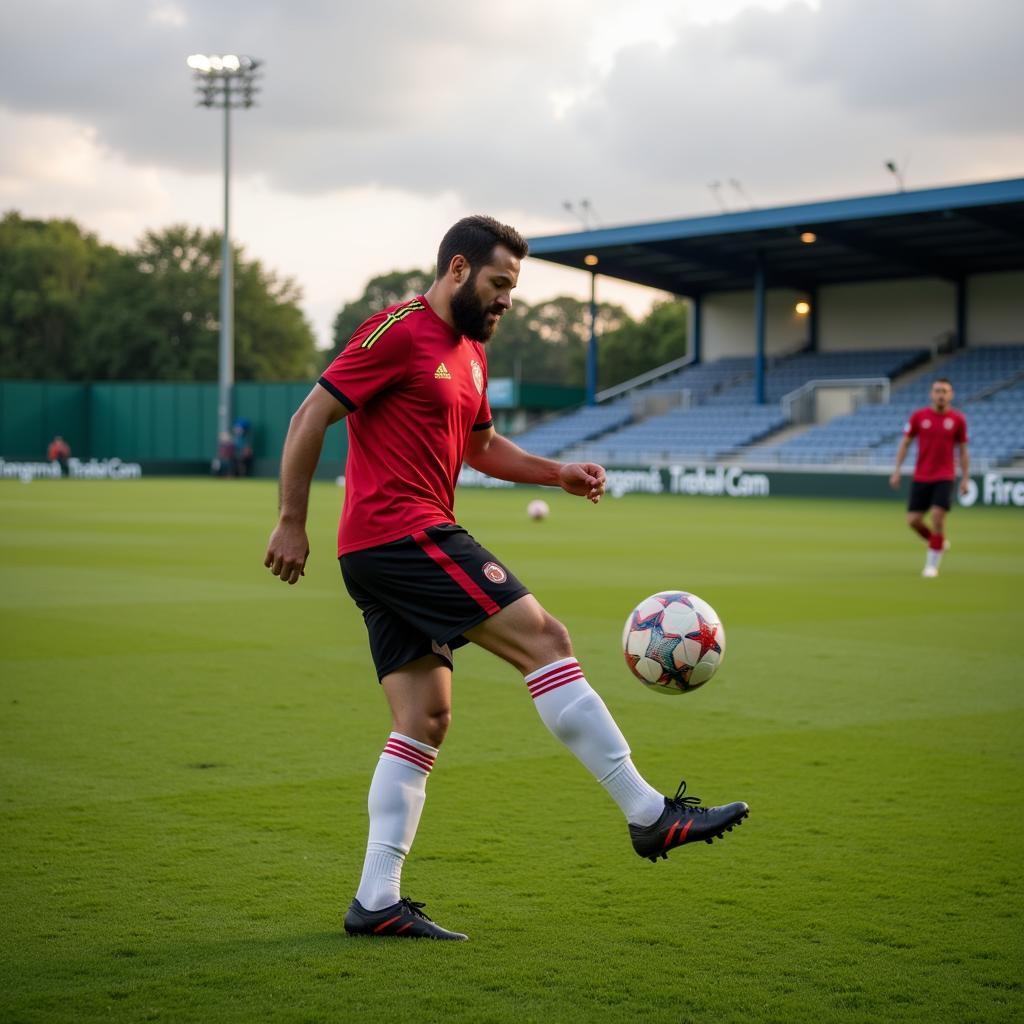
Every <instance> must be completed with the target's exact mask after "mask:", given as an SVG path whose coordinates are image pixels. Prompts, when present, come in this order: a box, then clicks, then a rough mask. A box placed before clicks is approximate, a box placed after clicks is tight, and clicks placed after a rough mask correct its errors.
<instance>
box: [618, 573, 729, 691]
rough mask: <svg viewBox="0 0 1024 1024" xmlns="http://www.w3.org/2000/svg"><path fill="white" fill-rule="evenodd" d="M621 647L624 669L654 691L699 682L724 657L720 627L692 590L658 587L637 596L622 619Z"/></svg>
mask: <svg viewBox="0 0 1024 1024" xmlns="http://www.w3.org/2000/svg"><path fill="white" fill-rule="evenodd" d="M622 649H623V652H624V654H625V655H626V664H627V665H628V666H629V670H630V671H631V672H632V673H633V675H635V676H636V677H637V679H639V680H640V682H641V683H643V684H644V685H645V686H648V687H650V689H652V690H654V691H655V692H656V693H666V694H672V695H675V694H680V693H688V692H689V691H690V690H696V689H697V688H698V687H699V686H703V685H704V684H705V683H706V682H707V681H708V680H709V679H710V678H711V677H712V676H713V675H714V674H715V672H716V671H717V669H718V666H719V665H720V664H721V663H722V658H724V657H725V629H724V628H723V627H722V620H721V619H720V618H719V617H718V613H717V612H716V611H715V609H714V608H712V607H711V605H709V604H708V603H707V601H703V600H701V599H700V598H699V597H697V595H696V594H688V593H687V592H686V591H684V590H663V591H662V592H661V593H659V594H652V595H651V596H650V597H648V598H645V599H644V600H643V601H641V602H640V603H639V604H638V605H637V606H636V608H634V609H633V611H632V612H630V614H629V618H628V619H626V625H625V628H624V629H623V631H622Z"/></svg>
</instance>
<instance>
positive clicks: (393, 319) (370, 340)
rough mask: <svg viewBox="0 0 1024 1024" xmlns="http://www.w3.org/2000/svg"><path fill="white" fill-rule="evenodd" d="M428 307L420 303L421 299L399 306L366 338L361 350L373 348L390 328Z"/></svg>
mask: <svg viewBox="0 0 1024 1024" xmlns="http://www.w3.org/2000/svg"><path fill="white" fill-rule="evenodd" d="M425 308H426V307H425V306H424V305H423V303H422V302H420V300H419V299H413V300H412V302H407V303H406V304H405V305H404V306H399V308H398V309H395V310H392V311H391V312H390V313H388V315H387V316H386V317H384V319H383V320H382V321H381V322H380V323H379V324H378V325H377V326H376V327H375V328H374V329H373V330H372V331H371V332H370V333H369V334H368V335H367V336H366V338H365V339H364V340H363V343H362V344H361V345H360V346H359V347H360V348H373V346H374V345H376V344H377V342H378V341H380V339H381V335H383V334H384V333H385V332H386V331H387V330H388V328H389V327H393V326H394V325H395V324H397V323H398V322H399V321H400V320H404V319H405V318H406V317H407V316H408V315H409V314H410V313H415V312H417V311H418V310H421V309H425Z"/></svg>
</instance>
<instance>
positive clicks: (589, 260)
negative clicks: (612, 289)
mask: <svg viewBox="0 0 1024 1024" xmlns="http://www.w3.org/2000/svg"><path fill="white" fill-rule="evenodd" d="M583 262H584V263H586V265H587V266H588V267H596V266H597V264H598V263H599V262H600V261H599V260H598V258H597V257H596V256H595V255H594V254H593V253H592V252H588V253H587V255H586V256H584V257H583Z"/></svg>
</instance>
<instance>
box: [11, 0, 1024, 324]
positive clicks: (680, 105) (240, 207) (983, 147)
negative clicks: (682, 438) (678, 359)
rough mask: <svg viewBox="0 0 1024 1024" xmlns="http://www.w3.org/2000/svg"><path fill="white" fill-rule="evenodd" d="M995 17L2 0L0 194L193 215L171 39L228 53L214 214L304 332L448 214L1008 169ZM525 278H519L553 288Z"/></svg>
mask: <svg viewBox="0 0 1024 1024" xmlns="http://www.w3.org/2000/svg"><path fill="white" fill-rule="evenodd" d="M1022 35H1024V5H1020V4H1010V3H1007V2H1005V0H973V2H972V3H971V4H970V5H965V4H963V3H961V2H959V0H816V2H811V0H803V2H800V0H796V2H789V0H634V3H632V4H630V5H623V4H621V2H619V0H560V2H559V3H557V4H552V3H550V2H549V0H520V2H519V3H518V4H516V5H513V6H512V7H509V8H503V9H501V10H500V11H496V10H494V9H492V8H489V7H486V6H481V5H472V4H470V5H467V4H462V3H457V2H455V0H434V2H432V3H430V4H427V3H408V2H403V0H375V3H373V4H347V3H346V4H338V3H334V2H330V0H300V2H295V3H291V4H288V5H281V4H278V3H276V2H273V0H246V2H245V3H243V2H242V0H220V2H218V3H216V4H208V3H201V2H200V0H146V2H145V3H139V2H138V0H102V2H101V0H81V2H80V3H77V4H74V5H69V4H66V3H63V2H58V0H7V3H5V4H4V6H3V8H2V9H0V39H2V40H3V42H2V43H0V47H2V52H0V108H2V109H0V202H2V205H3V206H5V207H10V206H18V207H20V208H22V209H23V210H25V212H27V213H30V214H34V215H39V216H45V215H65V216H75V217H79V218H80V219H82V220H83V221H84V222H85V223H87V224H88V226H89V227H90V228H92V229H93V230H95V231H97V232H98V233H99V234H100V235H101V236H102V237H106V238H109V239H111V240H112V241H115V242H119V243H121V244H124V243H126V242H130V241H131V240H132V239H133V238H134V237H135V236H136V235H137V234H138V233H140V232H141V231H142V230H143V229H144V228H145V227H150V226H160V225H161V224H166V223H169V222H171V221H174V220H185V221H189V222H192V223H200V224H208V225H211V226H216V225H218V224H219V223H220V210H219V175H220V165H221V148H220V137H221V118H220V115H219V113H218V112H215V111H208V110H203V109H195V108H194V107H193V106H192V103H193V100H192V97H191V94H190V89H191V86H190V80H189V75H188V72H187V70H186V68H185V65H184V58H185V56H186V55H187V54H188V53H191V52H195V51H210V52H223V51H235V52H243V53H251V54H254V55H256V56H258V57H261V58H263V59H264V60H265V61H266V64H265V71H266V75H265V79H264V83H263V84H264V91H263V93H262V95H261V97H260V103H259V106H258V107H257V108H255V109H253V110H249V111H242V112H238V113H237V114H236V115H233V128H234V148H233V166H234V173H235V179H234V180H235V191H234V195H235V199H236V215H235V218H234V226H235V230H234V234H235V237H236V238H238V239H240V240H241V241H242V242H243V243H244V244H245V245H246V246H247V248H248V249H249V250H250V251H251V252H253V253H254V254H255V255H258V256H259V257H260V258H261V259H263V260H264V261H265V262H266V263H267V264H268V265H270V266H271V267H273V268H275V269H277V270H278V271H280V272H282V273H285V274H289V275H292V276H295V277H296V278H298V280H299V281H300V283H302V284H303V285H304V287H305V289H306V292H307V308H309V309H310V311H311V315H312V316H313V318H314V320H315V322H316V323H317V327H318V331H319V333H320V335H321V337H322V338H323V337H324V333H325V325H326V324H328V323H329V320H330V318H331V316H333V312H334V311H335V310H336V308H337V305H338V304H339V303H340V301H341V300H342V299H344V298H346V297H353V296H355V295H357V294H359V292H360V291H361V290H362V286H363V284H364V283H365V281H366V280H367V278H369V277H370V276H372V275H373V274H376V273H381V272H384V271H387V270H390V269H393V268H395V267H403V266H412V265H415V264H419V265H424V264H426V263H429V262H430V261H431V260H432V258H433V248H434V246H435V245H436V241H437V238H438V237H439V235H440V233H441V232H443V230H444V228H445V227H447V225H448V223H449V222H450V221H451V220H452V219H454V218H455V217H456V216H459V215H461V214H463V213H465V212H470V211H477V210H482V211H487V212H491V213H494V214H495V215H497V216H505V217H507V218H508V219H509V220H511V221H513V222H514V223H517V224H518V225H519V226H520V227H522V228H523V229H524V230H525V231H527V232H540V233H549V232H553V231H558V230H562V229H573V228H575V227H576V226H577V223H576V222H575V221H574V220H573V218H572V217H571V216H570V215H568V214H566V213H565V211H564V210H563V209H562V202H563V200H565V199H571V200H573V201H574V202H579V200H580V199H581V198H582V197H584V196H586V197H588V198H589V199H590V200H591V201H592V202H593V204H594V206H595V208H596V209H597V211H598V212H599V213H600V215H601V217H602V219H603V221H604V222H605V223H621V222H623V221H628V220H633V219H646V220H650V219H659V218H665V217H671V216H680V215H685V214H687V213H705V212H710V211H713V210H715V209H717V206H716V203H715V199H714V197H713V195H712V193H711V192H710V191H709V189H708V183H709V182H712V181H722V182H728V181H729V180H730V179H737V180H738V181H740V182H741V183H742V188H743V189H744V190H745V191H746V193H748V194H749V195H750V196H751V197H752V198H753V200H754V201H755V202H756V203H758V204H759V205H770V204H774V203H782V202H795V201H802V200H807V199H811V198H818V197H831V196H840V195H845V194H855V193H865V192H872V191H884V190H886V189H888V188H891V187H892V186H893V182H892V179H891V178H890V177H889V176H888V175H887V173H886V171H885V170H884V167H883V162H884V161H885V160H886V159H890V158H893V159H896V160H898V161H899V162H900V163H901V166H904V168H905V170H906V171H907V182H908V186H909V187H924V186H928V185H934V184H944V183H948V182H956V181H965V180H971V179H975V178H979V177H1012V176H1015V175H1017V174H1020V173H1022V170H1024V141H1022V139H1021V136H1020V134H1019V112H1018V105H1019V97H1020V95H1021V94H1022V93H1024V62H1022V61H1021V60H1020V59H1019V56H1018V53H1017V50H1018V48H1019V39H1020V38H1021V37H1022ZM40 54H45V55H46V59H45V60H41V59H40V57H39V55H40ZM908 158H909V159H908ZM722 195H723V196H724V197H726V198H727V199H728V200H729V202H730V203H731V205H733V206H741V205H743V199H742V198H741V196H740V195H739V193H738V192H737V191H736V190H735V189H732V188H730V187H729V186H728V185H726V186H724V187H723V189H722ZM528 270H529V273H528V274H527V275H525V276H524V279H523V291H524V294H526V293H528V291H529V290H531V289H532V287H533V285H532V284H531V283H530V282H531V281H536V282H541V281H547V280H552V281H555V280H558V281H561V280H567V279H566V278H565V277H564V275H565V273H566V272H559V271H554V270H550V269H542V265H541V264H536V265H534V264H532V263H531V264H530V265H529V267H528ZM559 274H561V275H562V276H561V277H559ZM552 275H554V276H552ZM571 280H572V281H574V282H577V284H576V286H575V289H574V290H575V291H576V293H577V294H585V292H586V289H587V287H588V285H587V279H586V276H585V275H573V276H572V278H571ZM558 286H559V287H561V284H559V285H558ZM608 287H611V286H608ZM534 297H536V298H540V297H542V296H541V295H535V296H534ZM630 302H631V304H634V305H635V300H633V299H631V300H630Z"/></svg>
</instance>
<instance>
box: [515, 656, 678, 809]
mask: <svg viewBox="0 0 1024 1024" xmlns="http://www.w3.org/2000/svg"><path fill="white" fill-rule="evenodd" d="M525 682H526V688H527V689H528V690H529V691H530V696H531V697H533V703H534V706H535V707H536V708H537V712H538V714H539V715H540V717H541V719H542V720H543V722H544V724H545V725H546V726H547V727H548V729H550V730H551V732H552V734H553V735H554V736H555V737H556V738H557V739H559V740H561V741H562V742H563V743H564V744H565V745H566V746H567V747H568V748H569V749H570V750H571V751H572V752H573V753H574V754H575V755H576V756H577V757H578V758H579V759H580V760H581V761H582V762H583V764H584V765H585V766H586V767H587V769H588V770H589V771H590V773H591V774H592V775H593V776H594V778H595V779H597V781H598V782H600V783H601V785H602V786H604V788H605V789H606V790H607V791H608V794H609V796H611V798H612V799H613V800H614V801H615V802H616V803H617V804H618V805H619V808H620V809H621V811H622V813H623V814H625V816H626V820H627V821H629V822H630V824H632V825H650V824H652V823H653V822H654V821H656V820H657V819H658V817H659V816H660V815H661V812H662V811H664V809H665V798H664V797H663V796H662V795H661V794H660V793H659V792H658V791H657V790H656V789H654V788H652V787H651V786H649V785H648V784H647V783H646V782H645V781H644V779H643V777H642V776H641V775H640V773H639V772H638V771H637V770H636V768H634V767H633V762H632V761H631V760H630V758H629V744H628V743H627V742H626V737H625V736H623V735H622V733H621V732H620V731H619V727H618V726H617V725H616V724H615V720H614V719H613V718H612V716H611V714H610V713H609V711H608V708H607V707H605V703H604V701H603V700H601V698H600V697H599V696H598V694H597V693H595V692H594V690H593V689H592V688H591V685H590V683H588V682H587V680H586V678H585V677H584V675H583V669H581V668H580V665H579V662H578V661H577V660H576V659H575V658H562V659H560V660H559V661H553V662H552V663H551V664H550V665H545V666H544V667H543V668H539V669H537V671H536V672H531V673H530V674H529V675H528V676H526V677H525Z"/></svg>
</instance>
